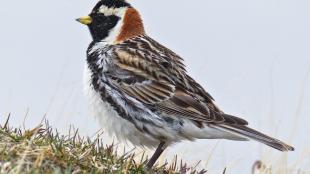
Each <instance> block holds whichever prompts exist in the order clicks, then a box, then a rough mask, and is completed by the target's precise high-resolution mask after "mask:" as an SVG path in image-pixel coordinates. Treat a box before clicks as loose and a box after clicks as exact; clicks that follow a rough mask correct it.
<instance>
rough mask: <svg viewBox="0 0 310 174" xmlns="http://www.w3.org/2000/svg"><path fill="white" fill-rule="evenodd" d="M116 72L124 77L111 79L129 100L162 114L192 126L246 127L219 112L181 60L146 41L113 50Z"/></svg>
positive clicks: (142, 40)
mask: <svg viewBox="0 0 310 174" xmlns="http://www.w3.org/2000/svg"><path fill="white" fill-rule="evenodd" d="M113 52H114V53H115V55H114V56H115V59H114V61H115V62H114V64H115V65H116V68H118V69H120V70H122V71H125V72H126V73H127V76H125V78H123V79H120V78H119V76H116V77H113V78H111V79H114V80H112V83H113V84H114V85H115V86H117V88H119V89H121V90H122V91H123V92H125V93H126V94H127V95H129V96H130V97H133V98H135V99H137V100H139V101H140V102H142V103H144V104H145V105H148V106H149V107H152V108H154V109H156V110H157V111H160V112H162V113H163V114H165V115H171V116H175V117H183V118H186V119H189V120H193V121H195V122H208V123H216V124H219V123H227V124H240V125H246V124H247V122H246V121H245V120H243V119H240V118H237V117H233V116H229V115H226V114H224V113H223V112H221V111H220V110H219V109H217V107H216V106H215V105H214V104H213V99H212V97H211V96H210V95H209V94H208V93H207V92H205V91H204V89H203V88H202V87H201V86H200V85H199V84H198V83H196V82H195V81H194V80H193V79H192V78H190V77H189V76H188V75H187V74H186V70H185V67H184V64H183V63H182V59H181V58H180V57H179V56H177V55H176V54H175V53H173V52H172V51H170V50H168V49H166V48H164V47H163V46H161V45H159V44H158V43H157V42H155V41H154V40H151V39H150V38H148V37H144V38H136V39H133V40H130V41H127V42H124V43H122V44H119V45H118V46H116V47H115V48H114V51H113Z"/></svg>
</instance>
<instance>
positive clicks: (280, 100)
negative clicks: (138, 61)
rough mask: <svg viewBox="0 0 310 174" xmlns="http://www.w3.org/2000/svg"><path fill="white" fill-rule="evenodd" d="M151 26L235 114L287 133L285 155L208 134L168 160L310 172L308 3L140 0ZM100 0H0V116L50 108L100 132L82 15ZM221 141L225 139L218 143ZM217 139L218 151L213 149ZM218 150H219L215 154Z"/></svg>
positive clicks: (53, 120) (64, 121) (215, 167)
mask: <svg viewBox="0 0 310 174" xmlns="http://www.w3.org/2000/svg"><path fill="white" fill-rule="evenodd" d="M131 2H132V4H133V5H134V6H135V7H136V8H137V9H139V11H140V12H141V14H142V15H143V19H144V22H145V26H146V31H147V32H148V34H149V35H150V36H152V37H153V38H154V39H156V40H157V41H159V42H161V43H163V44H164V45H166V46H167V47H169V48H171V49H172V50H174V51H175V52H176V53H178V54H179V55H181V56H182V57H183V58H184V59H185V63H186V64H187V66H188V71H189V73H190V74H191V75H192V76H193V77H194V78H195V79H196V80H197V81H198V82H199V83H201V84H202V85H203V86H204V87H205V88H206V89H207V90H208V91H209V92H210V93H211V94H212V96H213V97H214V98H215V99H216V101H217V103H218V105H219V106H220V107H221V108H222V109H223V110H224V111H226V112H227V113H230V114H235V115H237V116H242V117H243V118H245V119H247V120H248V121H249V122H250V126H251V127H253V128H256V129H258V130H261V131H263V132H265V133H268V134H270V135H273V136H276V137H278V138H280V139H282V140H285V141H287V142H289V143H291V144H292V145H294V146H295V147H296V151H295V152H292V153H288V154H287V156H286V155H281V153H279V152H277V151H275V150H272V149H271V148H269V147H266V146H263V145H261V144H259V143H256V142H232V141H225V140H223V141H214V140H200V141H197V142H195V143H190V142H184V143H180V144H178V145H175V146H173V147H170V148H169V149H168V151H167V153H165V156H163V157H164V158H168V159H172V158H173V155H175V154H178V156H179V158H183V159H184V160H185V161H187V162H189V163H190V164H193V163H195V162H197V161H199V160H202V161H203V162H202V165H201V166H206V161H208V160H209V157H210V156H212V157H211V159H210V160H209V162H208V165H207V168H208V169H209V170H210V171H213V172H214V173H220V171H222V170H223V169H224V167H226V166H227V167H228V169H227V173H228V174H231V173H232V174H240V173H241V174H242V173H249V172H250V169H251V165H252V164H253V163H254V161H255V160H257V159H261V158H263V159H265V160H266V161H267V162H272V163H273V164H275V165H279V164H280V163H281V165H283V164H282V163H283V162H281V161H283V160H285V159H286V158H287V159H288V168H289V169H294V170H293V171H291V170H289V171H288V173H297V169H302V170H303V171H307V172H310V165H309V164H310V138H309V137H310V136H309V135H308V134H309V133H310V126H309V123H310V107H309V106H310V1H309V0H233V1H232V0H192V1H189V0H187V1H186V0H156V1H155V0H154V1H149V0H132V1H131ZM95 3H96V1H85V0H84V1H81V0H52V1H51V0H28V1H9V0H2V1H1V2H0V16H1V27H0V79H1V82H0V84H1V85H0V122H1V123H3V122H4V120H5V119H6V117H7V115H8V114H9V113H11V121H10V122H11V125H14V126H20V125H22V123H23V120H24V117H25V115H26V113H27V112H28V117H27V119H26V121H25V124H26V126H27V127H33V126H35V125H37V124H38V123H39V122H40V120H41V119H42V117H43V116H44V115H45V114H46V117H47V119H48V120H49V122H50V124H51V125H52V126H53V127H55V128H57V129H59V130H60V131H61V132H63V133H66V130H67V129H68V128H69V126H70V125H74V126H75V127H76V128H79V130H80V131H81V133H82V134H83V135H93V134H94V133H95V132H96V131H97V130H98V129H99V125H98V124H97V122H96V120H95V119H94V118H93V117H92V116H91V114H89V112H88V111H87V110H88V108H87V105H86V101H85V100H86V99H85V98H84V97H83V93H82V72H83V66H84V61H85V54H86V53H85V51H86V48H87V46H88V44H89V42H90V41H91V37H90V35H89V33H88V30H87V28H86V27H85V26H82V25H80V24H78V23H77V22H76V21H74V19H75V18H77V17H80V16H83V15H86V14H88V13H89V12H90V10H91V9H92V7H93V5H94V4H95ZM216 145H217V146H216ZM215 146H216V148H215V150H213V149H214V147H215ZM211 152H213V153H212V154H211Z"/></svg>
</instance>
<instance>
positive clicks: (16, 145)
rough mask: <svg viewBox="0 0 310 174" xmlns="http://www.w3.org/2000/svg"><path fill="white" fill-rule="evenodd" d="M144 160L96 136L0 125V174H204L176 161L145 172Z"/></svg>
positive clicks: (7, 123)
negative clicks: (105, 143)
mask: <svg viewBox="0 0 310 174" xmlns="http://www.w3.org/2000/svg"><path fill="white" fill-rule="evenodd" d="M146 162H147V159H146V157H145V156H144V155H142V157H141V159H140V160H137V161H136V160H135V154H133V153H132V152H131V153H125V152H124V153H123V154H118V152H117V146H115V145H113V144H112V145H104V144H103V143H102V141H101V140H100V138H99V136H98V137H97V138H95V139H91V138H85V137H81V136H79V133H78V131H69V134H68V135H61V134H60V133H58V132H57V130H53V129H52V128H51V127H50V126H49V124H48V122H47V121H46V122H45V123H44V124H42V125H40V126H38V127H36V128H33V129H31V130H24V131H22V130H21V129H17V128H12V127H10V126H9V119H8V120H7V121H6V123H5V124H4V125H3V126H1V125H0V173H1V174H6V173H34V174H40V173H44V174H45V173H46V174H49V173H50V174H58V173H64V174H70V173H73V174H84V173H93V174H96V173H107V174H110V173H116V174H123V173H124V174H131V173H134V174H144V173H159V174H177V173H180V174H182V173H190V174H196V173H197V174H205V173H207V171H205V170H202V171H197V170H196V169H195V167H188V166H187V165H186V164H184V163H183V162H181V163H180V166H178V165H177V158H176V160H175V161H174V162H172V164H171V165H168V164H167V163H166V164H165V165H162V166H155V167H154V168H153V169H152V170H151V171H146V169H145V164H146Z"/></svg>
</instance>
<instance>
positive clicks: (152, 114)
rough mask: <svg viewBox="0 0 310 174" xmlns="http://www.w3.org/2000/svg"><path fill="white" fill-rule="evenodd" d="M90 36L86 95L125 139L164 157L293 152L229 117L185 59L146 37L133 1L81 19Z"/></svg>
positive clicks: (103, 6)
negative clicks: (181, 145) (205, 146)
mask: <svg viewBox="0 0 310 174" xmlns="http://www.w3.org/2000/svg"><path fill="white" fill-rule="evenodd" d="M76 20H77V21H78V22H80V23H82V24H84V25H86V26H87V27H88V29H89V32H90V35H91V37H92V41H91V43H90V45H89V47H88V48H87V56H86V57H87V58H86V64H85V70H84V91H85V94H86V96H87V98H88V100H89V104H90V107H91V110H92V113H93V114H94V115H95V117H96V118H97V119H98V122H99V124H100V125H101V126H102V127H103V128H104V129H105V130H106V131H107V132H108V133H109V134H112V135H115V136H116V137H117V138H118V139H119V140H124V141H129V142H131V143H132V144H133V145H135V146H141V147H146V148H150V149H155V152H154V154H153V155H152V156H151V158H150V159H149V160H148V162H147V164H146V167H147V168H149V169H150V168H151V167H152V166H153V165H154V164H155V163H156V161H157V159H158V158H159V157H160V155H161V154H162V153H163V152H164V151H165V149H166V148H167V147H169V146H171V145H173V144H176V143H178V142H181V141H186V140H188V141H195V140H197V139H227V140H235V141H248V140H255V141H258V142H260V143H263V144H266V145H268V146H270V147H272V148H275V149H277V150H280V151H293V150H294V148H293V147H292V146H290V145H288V144H286V143H284V142H282V141H280V140H278V139H276V138H273V137H270V136H268V135H266V134H264V133H261V132H259V131H257V130H254V129H252V128H250V127H249V126H248V122H247V121H246V120H244V119H243V118H239V117H236V116H233V115H230V114H226V113H225V112H223V111H222V110H221V109H220V108H219V107H218V106H217V105H216V104H215V101H214V99H213V97H212V96H211V95H210V94H209V93H208V92H207V91H206V90H205V89H204V88H203V87H202V86H201V85H200V84H199V83H198V82H197V81H195V80H194V79H193V78H192V77H191V76H190V75H189V74H188V73H187V71H186V66H185V64H184V60H183V59H182V57H180V56H179V55H178V54H176V53H175V52H173V51H172V50H170V49H169V48H167V47H165V46H163V45H162V44H160V43H159V42H157V41H155V40H154V39H152V38H151V37H150V36H148V35H147V33H146V31H145V29H144V24H143V21H142V17H141V15H140V13H139V12H138V10H137V9H135V8H134V7H133V6H132V5H131V4H130V3H129V2H128V1H126V0H99V1H98V2H97V3H96V5H95V6H94V8H93V9H92V10H91V12H90V13H89V15H87V16H84V17H81V18H78V19H76Z"/></svg>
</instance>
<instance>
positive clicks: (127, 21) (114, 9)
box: [77, 0, 144, 43]
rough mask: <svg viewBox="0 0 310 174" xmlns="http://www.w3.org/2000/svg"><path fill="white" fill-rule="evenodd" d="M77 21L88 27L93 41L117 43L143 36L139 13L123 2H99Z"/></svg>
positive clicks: (117, 0) (122, 0)
mask: <svg viewBox="0 0 310 174" xmlns="http://www.w3.org/2000/svg"><path fill="white" fill-rule="evenodd" d="M77 21H78V22H80V23H82V24H85V25H87V26H88V28H89V30H90V33H91V35H92V38H93V40H94V41H106V42H108V43H119V42H122V41H124V40H127V39H130V38H132V37H135V36H139V35H143V34H144V27H143V23H142V20H141V17H140V15H139V12H138V11H137V10H136V9H134V8H133V7H132V6H131V5H130V4H129V3H128V2H126V1H125V0H100V1H99V2H98V3H97V4H96V5H95V7H94V8H93V10H92V11H91V13H90V14H89V15H88V16H84V17H81V18H79V19H77Z"/></svg>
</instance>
